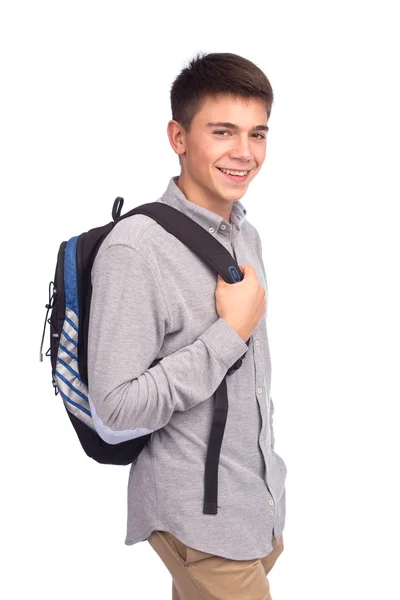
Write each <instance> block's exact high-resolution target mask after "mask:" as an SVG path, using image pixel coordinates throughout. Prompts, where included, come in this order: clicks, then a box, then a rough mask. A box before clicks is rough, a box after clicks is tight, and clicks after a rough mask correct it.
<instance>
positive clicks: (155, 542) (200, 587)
mask: <svg viewBox="0 0 400 600" xmlns="http://www.w3.org/2000/svg"><path fill="white" fill-rule="evenodd" d="M147 541H148V542H149V544H150V545H151V547H152V548H153V550H155V552H157V554H158V555H159V557H160V558H161V560H162V561H163V563H164V564H165V566H166V567H167V569H168V570H169V572H170V573H171V575H172V600H228V599H229V600H272V596H271V594H270V590H269V582H268V579H267V577H266V576H267V574H268V573H269V572H270V570H271V569H272V567H273V566H274V564H275V562H276V559H277V558H278V556H279V555H280V554H281V552H282V551H283V548H284V546H283V537H282V536H281V537H280V538H279V539H278V540H276V539H275V537H274V536H273V537H272V544H273V548H272V551H271V552H270V553H269V554H268V555H267V556H264V557H263V558H257V559H255V560H230V559H228V558H223V557H221V556H217V555H215V554H208V553H207V552H201V551H200V550H195V549H194V548H191V547H190V546H186V545H185V544H183V543H182V542H180V541H179V540H178V539H177V538H176V537H175V536H173V535H172V534H171V533H168V532H166V531H153V532H152V534H151V535H150V536H149V537H148V539H147Z"/></svg>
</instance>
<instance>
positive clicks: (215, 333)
mask: <svg viewBox="0 0 400 600" xmlns="http://www.w3.org/2000/svg"><path fill="white" fill-rule="evenodd" d="M199 338H200V339H201V340H203V341H204V342H205V343H206V344H208V345H209V346H210V347H211V348H212V349H213V350H214V352H216V353H217V354H218V356H219V357H220V358H221V360H222V361H223V363H224V364H225V366H226V368H227V369H229V368H230V367H231V366H232V365H233V364H234V363H235V362H236V361H237V360H238V359H239V358H241V357H242V356H243V354H245V352H247V350H248V349H249V347H248V345H247V344H246V342H244V341H243V340H242V338H241V337H240V335H239V334H238V333H237V331H236V330H235V329H234V328H233V327H232V326H231V325H229V323H228V322H227V321H225V319H223V318H222V317H219V319H217V321H215V322H214V323H213V324H212V325H211V326H210V327H209V328H208V329H206V330H205V331H204V333H202V334H201V335H200V336H199Z"/></svg>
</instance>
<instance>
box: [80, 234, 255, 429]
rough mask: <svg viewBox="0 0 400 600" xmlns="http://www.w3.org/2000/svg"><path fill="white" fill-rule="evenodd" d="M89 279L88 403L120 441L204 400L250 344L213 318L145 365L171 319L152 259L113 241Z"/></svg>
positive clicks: (98, 256) (161, 423)
mask: <svg viewBox="0 0 400 600" xmlns="http://www.w3.org/2000/svg"><path fill="white" fill-rule="evenodd" d="M92 285H93V291H92V299H91V307H90V321H89V338H88V379H89V397H90V402H91V403H92V405H93V407H94V409H95V413H96V415H97V418H98V419H100V420H101V423H102V424H103V426H104V427H106V428H109V429H110V430H112V431H113V432H115V431H118V432H125V435H127V437H126V438H125V439H132V438H133V437H138V435H143V434H144V433H146V432H141V433H138V432H136V433H134V430H137V429H138V428H144V429H146V430H149V431H153V430H156V429H160V428H161V427H163V426H164V425H166V424H167V423H168V421H169V420H170V418H171V415H172V413H173V412H174V411H184V410H188V409H190V408H192V407H193V406H196V405H197V404H199V403H200V402H203V401H204V400H206V399H207V398H209V397H210V396H211V395H212V394H213V393H214V392H215V390H216V389H217V388H218V386H219V384H220V383H221V381H222V379H223V378H224V377H225V375H226V372H227V370H228V369H229V367H231V366H232V365H233V364H234V363H235V362H236V360H237V359H238V358H240V357H241V356H242V355H243V354H244V353H245V352H246V351H247V349H248V346H247V344H246V343H245V342H244V341H243V340H242V338H241V337H240V336H239V334H238V333H237V332H236V331H235V330H234V329H233V328H232V327H231V326H230V325H229V324H228V323H227V321H225V320H224V319H222V318H218V319H217V320H216V321H215V322H214V323H213V324H212V325H211V326H210V327H208V329H206V330H205V331H204V332H203V333H202V334H201V335H200V336H199V337H198V338H197V339H196V340H195V341H194V342H193V343H192V344H190V345H188V346H184V347H183V348H180V349H179V350H177V351H176V352H173V353H172V354H170V355H169V356H166V357H164V358H163V359H162V360H161V361H160V362H159V363H158V364H156V365H155V366H153V367H151V368H149V366H150V365H151V364H152V362H153V361H154V359H155V358H156V356H157V354H158V352H159V350H160V348H161V346H162V344H163V340H164V336H165V335H166V333H168V325H169V315H168V307H167V306H166V303H165V298H164V295H163V291H162V287H161V285H160V283H159V281H158V278H157V276H156V274H155V272H154V271H153V269H152V267H151V265H150V264H149V263H148V262H147V261H146V259H145V258H144V256H143V255H142V254H141V253H140V251H138V250H136V249H134V248H132V247H130V246H127V245H123V244H118V245H114V246H111V247H109V248H108V249H106V250H105V251H104V252H102V254H101V255H97V257H96V260H95V263H94V265H93V270H92ZM96 429H97V430H98V433H99V434H101V432H100V430H99V429H98V428H97V425H96ZM102 437H103V436H102Z"/></svg>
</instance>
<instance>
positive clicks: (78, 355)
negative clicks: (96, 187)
mask: <svg viewBox="0 0 400 600" xmlns="http://www.w3.org/2000/svg"><path fill="white" fill-rule="evenodd" d="M123 204H124V199H123V198H121V197H120V196H119V197H117V198H116V199H115V201H114V204H113V207H112V212H111V215H112V218H113V220H112V221H110V222H109V223H108V224H107V225H103V226H102V227H96V228H94V229H90V230H89V231H87V232H84V233H81V234H80V235H77V236H74V237H72V238H70V239H69V240H68V241H64V242H62V243H61V245H60V247H59V250H58V255H57V263H56V269H55V275H54V281H50V284H49V301H48V304H46V308H47V312H46V317H45V322H44V328H43V335H42V341H41V346H40V361H43V354H42V350H43V341H44V336H45V331H46V324H47V323H48V324H49V325H50V347H49V349H48V350H47V352H46V353H45V355H46V356H48V357H50V361H51V372H52V383H53V387H54V393H55V395H56V396H57V395H58V394H60V395H61V397H62V400H63V404H64V407H65V409H66V411H67V414H68V417H69V419H70V421H71V423H72V425H73V427H74V429H75V432H76V433H77V435H78V438H79V441H80V443H81V445H82V447H83V449H84V451H85V452H86V454H87V455H88V456H89V457H91V458H92V459H94V460H95V461H96V462H99V463H102V464H112V465H127V464H130V463H132V462H133V461H134V460H135V459H136V458H137V457H138V455H139V454H140V452H141V451H142V450H143V448H144V446H145V445H146V444H147V443H148V442H149V440H150V438H151V433H150V434H146V435H143V436H141V437H137V438H134V439H132V440H127V441H123V442H119V443H107V442H106V441H105V440H103V439H102V438H101V437H100V435H99V434H98V433H97V431H96V428H95V424H94V421H93V420H92V416H91V411H90V406H89V402H88V398H87V390H88V387H89V383H88V369H87V347H88V330H89V315H90V300H91V295H92V284H91V270H92V266H93V263H94V259H95V257H96V254H97V252H98V250H99V248H100V246H101V244H102V242H103V240H104V239H105V237H106V236H107V235H108V234H109V233H110V232H111V230H112V229H113V227H115V225H116V224H117V223H119V221H120V220H121V219H125V218H127V217H131V216H133V215H135V214H143V215H147V216H148V217H151V218H152V219H154V220H155V221H157V223H159V224H160V225H161V226H162V227H164V229H166V230H167V231H168V232H169V233H171V234H172V235H174V236H175V237H176V238H178V240H180V241H181V242H182V243H184V244H186V246H188V247H189V248H190V249H191V250H192V251H193V252H195V253H196V254H197V255H198V256H199V257H200V258H202V259H203V260H204V261H205V262H207V263H208V264H209V265H210V266H211V267H213V269H214V270H215V271H216V272H217V273H219V274H220V275H221V277H222V278H223V279H224V281H226V282H227V283H236V282H237V281H241V280H242V279H243V275H242V273H241V271H240V269H239V266H238V264H237V262H236V259H235V258H233V257H232V256H231V254H230V253H229V252H228V250H227V249H226V248H225V247H224V246H223V245H222V244H221V243H220V242H219V241H218V240H216V239H215V238H214V237H213V236H212V235H211V234H209V233H208V231H206V229H204V228H203V227H201V226H200V225H199V224H198V223H196V222H195V221H193V219H191V218H190V217H188V216H187V215H185V214H184V213H182V212H181V211H179V210H178V209H176V208H174V207H172V206H169V205H167V204H164V203H162V202H149V203H147V204H142V205H141V206H138V207H136V208H134V209H132V210H131V211H129V212H127V213H125V214H124V215H121V209H122V206H123ZM49 311H51V313H50V317H49V316H48V315H49ZM66 327H68V332H69V333H67V332H66V331H65V329H66ZM66 340H67V341H68V342H69V343H68V346H69V348H70V349H67V348H66V347H65V345H64V344H65V342H66ZM249 341H250V340H247V342H246V343H247V346H248V345H249ZM71 349H72V350H74V349H76V350H75V351H71ZM245 354H246V352H245V353H244V354H243V356H242V357H241V358H239V359H238V360H237V361H236V363H235V364H234V365H232V366H231V367H230V368H229V369H228V371H227V375H231V374H232V373H233V372H234V371H236V369H238V368H240V366H241V364H242V359H243V357H244V356H245ZM66 355H68V357H69V359H70V358H72V359H73V362H72V363H71V361H70V360H69V363H70V364H67V362H65V358H66ZM160 360H161V359H158V360H157V359H156V360H154V361H153V363H152V364H151V365H150V367H152V366H154V365H155V364H157V363H158V362H159V361H160ZM71 365H73V366H74V368H72V366H71ZM150 367H149V368H150ZM76 379H78V380H79V387H80V390H78V389H77V388H76V387H75V386H74V385H73V383H72V382H73V381H75V383H76ZM60 381H62V382H63V383H64V384H66V386H67V388H69V389H71V390H73V391H74V392H75V393H74V400H72V399H71V398H69V397H68V395H67V394H65V393H64V392H62V391H61V390H60V386H59V383H60ZM63 387H64V390H65V386H63ZM82 390H83V391H82ZM85 392H86V393H85ZM77 397H78V398H79V399H80V401H79V402H78V401H77ZM227 413H228V395H227V386H226V376H225V377H224V379H223V380H222V382H221V384H220V385H219V387H218V388H217V390H216V392H215V406H214V416H213V422H212V426H211V431H210V437H209V443H208V449H207V456H206V461H205V480H204V481H205V488H204V489H205V492H204V503H203V513H204V514H217V512H218V509H217V489H218V465H219V456H220V451H221V445H222V439H223V436H224V430H225V424H226V419H227Z"/></svg>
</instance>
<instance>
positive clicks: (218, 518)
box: [88, 53, 286, 600]
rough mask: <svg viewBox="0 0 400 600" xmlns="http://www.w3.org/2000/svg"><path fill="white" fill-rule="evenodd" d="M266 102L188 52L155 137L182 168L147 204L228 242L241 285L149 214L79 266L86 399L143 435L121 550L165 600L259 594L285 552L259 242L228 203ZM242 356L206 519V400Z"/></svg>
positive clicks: (215, 60)
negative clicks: (135, 555)
mask: <svg viewBox="0 0 400 600" xmlns="http://www.w3.org/2000/svg"><path fill="white" fill-rule="evenodd" d="M272 102H273V92H272V88H271V85H270V83H269V81H268V79H267V77H266V76H265V74H264V73H263V72H262V71H261V70H260V69H259V68H258V67H257V66H256V65H255V64H254V63H252V62H250V61H248V60H246V59H244V58H242V57H240V56H237V55H235V54H230V53H220V54H208V55H203V56H201V55H199V56H197V57H196V58H195V59H193V60H192V61H191V62H190V64H189V66H188V67H187V68H185V69H184V70H183V71H182V72H181V73H180V74H179V76H178V77H177V78H176V80H175V81H174V83H173V85H172V89H171V105H172V116H173V119H172V120H171V121H170V122H169V123H168V130H167V131H168V137H169V141H170V143H171V146H172V148H173V150H174V151H175V152H176V153H177V154H178V155H179V161H180V164H181V173H180V175H179V176H175V177H172V178H171V180H170V182H169V184H168V187H167V189H166V191H165V192H164V194H163V195H162V197H161V198H159V200H158V201H159V202H164V203H166V204H168V205H170V206H173V207H174V208H176V209H177V210H179V211H182V212H183V213H184V214H186V215H188V216H189V217H190V218H191V219H193V220H194V221H196V222H197V223H198V224H199V225H200V226H201V227H203V228H204V229H205V230H206V231H208V233H209V234H210V235H212V236H214V237H215V238H216V239H217V240H218V241H219V242H220V243H221V244H222V245H223V246H225V248H226V249H227V250H228V251H229V252H230V253H231V254H232V255H233V256H235V258H236V260H237V262H238V264H239V265H240V267H241V269H242V272H243V275H244V279H243V280H242V281H240V282H238V283H236V284H228V283H226V282H225V281H224V280H223V279H222V278H221V277H220V276H219V275H218V277H216V276H215V272H214V270H213V269H211V268H210V267H209V266H208V264H206V263H205V262H204V261H203V260H201V259H200V258H199V256H197V255H196V254H195V253H194V252H192V251H191V250H190V249H189V248H188V247H187V246H186V245H185V244H182V243H181V242H180V241H179V240H178V239H177V238H176V237H175V236H173V235H171V234H170V233H168V232H167V231H166V230H165V229H164V228H163V227H162V226H160V225H159V224H158V223H157V222H155V221H154V220H153V219H151V218H150V217H147V216H146V215H135V216H134V217H130V218H129V217H128V218H127V219H124V220H122V221H121V222H120V223H118V224H117V225H116V226H115V227H114V228H113V230H112V232H111V233H110V234H109V235H108V236H107V238H106V239H105V241H104V242H103V244H102V246H101V248H100V250H99V252H98V254H97V256H96V260H95V263H94V266H93V271H92V284H93V293H92V300H91V312H90V326H89V348H88V370H89V381H90V382H91V384H90V390H89V392H90V399H91V402H92V403H93V405H94V406H95V409H96V412H97V415H98V417H99V418H100V419H101V420H102V422H103V425H104V426H105V427H108V428H111V429H112V430H114V431H124V432H125V434H126V432H130V433H131V437H132V438H134V437H138V436H141V435H144V434H146V433H149V432H150V433H152V436H151V441H150V443H149V444H148V445H146V446H145V448H144V449H143V450H142V452H141V453H140V455H139V456H138V458H137V459H136V461H135V462H134V463H133V464H132V467H131V470H130V476H129V484H128V525H127V536H126V540H125V543H126V544H128V545H130V544H135V543H137V542H140V541H145V540H148V541H149V543H150V544H151V546H152V547H153V548H154V550H155V551H156V552H157V553H158V554H159V556H160V557H161V558H162V560H163V561H164V563H165V565H166V567H167V568H168V569H169V571H170V573H171V575H172V578H173V592H172V593H173V598H174V599H175V600H178V599H179V600H189V599H190V600H194V599H197V598H198V599H200V598H201V599H205V598H207V599H218V600H222V599H223V600H226V599H227V598H229V599H230V600H233V599H236V598H237V599H239V598H240V599H241V600H245V599H246V600H267V599H269V598H271V596H270V593H269V583H268V579H267V578H266V574H267V573H268V572H269V571H270V569H271V568H272V566H273V565H274V563H275V561H276V559H277V557H278V556H279V554H280V553H281V552H282V550H283V538H282V531H283V528H284V524H285V512H286V501H285V478H286V465H285V463H284V461H283V459H282V458H281V457H280V456H279V455H278V454H277V453H276V452H275V450H274V435H273V425H272V415H273V403H272V399H271V397H270V384H271V361H270V352H269V345H268V337H267V328H266V306H267V281H266V275H265V269H264V265H263V260H262V247H261V240H260V236H259V234H258V232H257V229H256V228H255V227H254V225H252V224H251V223H250V222H249V221H248V219H247V218H246V212H247V209H246V208H245V207H244V206H243V204H242V203H241V202H240V198H242V197H243V196H244V194H245V193H246V190H247V187H248V185H249V183H250V182H251V181H252V180H253V179H254V177H256V175H257V174H258V172H259V171H260V169H261V167H262V165H263V163H264V160H265V155H266V145H267V132H268V119H269V116H270V112H271V105H272ZM140 202H141V203H142V202H143V199H141V201H140ZM248 340H249V345H247V344H246V342H247V341H248ZM243 355H245V356H244V358H243V361H242V364H241V366H240V368H238V369H237V370H235V371H234V372H233V373H231V374H230V375H229V377H227V378H226V382H227V394H228V400H229V410H228V416H227V422H226V427H225V431H224V437H223V443H222V448H221V454H220V460H219V467H218V512H217V514H205V513H204V512H203V500H204V468H205V458H206V451H207V447H208V442H209V436H210V428H211V423H212V419H213V414H214V412H213V411H214V400H215V397H214V396H215V391H216V389H217V388H218V386H219V385H220V383H221V381H222V379H223V378H224V377H225V376H226V374H227V371H228V369H230V367H232V365H234V364H235V363H236V361H238V359H239V358H240V357H243ZM155 361H158V362H157V364H155V365H154V362H155Z"/></svg>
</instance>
